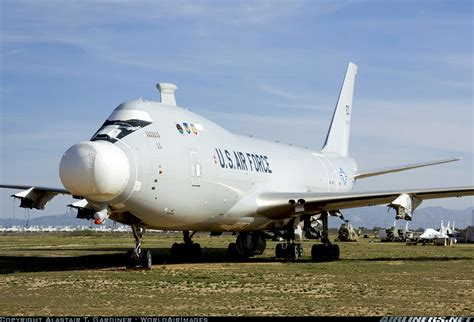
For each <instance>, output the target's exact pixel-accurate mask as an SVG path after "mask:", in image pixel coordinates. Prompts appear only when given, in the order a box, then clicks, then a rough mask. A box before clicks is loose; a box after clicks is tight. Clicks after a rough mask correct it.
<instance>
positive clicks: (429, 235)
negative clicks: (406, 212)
mask: <svg viewBox="0 0 474 322" xmlns="http://www.w3.org/2000/svg"><path fill="white" fill-rule="evenodd" d="M455 233H456V230H455V229H454V221H453V224H452V225H451V223H450V222H449V221H448V224H447V225H446V226H444V224H443V221H442V220H441V226H440V229H439V230H434V229H433V228H427V229H425V231H424V232H423V233H422V234H421V235H420V237H419V239H420V240H421V241H425V242H426V241H431V240H433V239H436V238H449V237H453V235H454V234H455Z"/></svg>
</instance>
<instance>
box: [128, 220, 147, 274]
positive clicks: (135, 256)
mask: <svg viewBox="0 0 474 322" xmlns="http://www.w3.org/2000/svg"><path fill="white" fill-rule="evenodd" d="M144 231H145V229H144V228H143V227H141V226H139V225H132V232H133V237H134V238H135V248H134V249H131V250H129V251H128V252H127V268H134V267H136V266H138V265H140V266H141V267H143V268H145V269H151V264H152V256H151V251H150V250H149V249H147V250H144V249H142V248H141V246H142V237H143V232H144Z"/></svg>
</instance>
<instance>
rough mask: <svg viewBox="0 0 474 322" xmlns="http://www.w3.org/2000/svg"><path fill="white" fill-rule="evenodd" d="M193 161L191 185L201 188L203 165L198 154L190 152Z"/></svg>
mask: <svg viewBox="0 0 474 322" xmlns="http://www.w3.org/2000/svg"><path fill="white" fill-rule="evenodd" d="M189 156H190V159H191V185H192V186H193V187H200V186H201V163H200V162H199V158H198V154H197V152H195V151H191V152H189Z"/></svg>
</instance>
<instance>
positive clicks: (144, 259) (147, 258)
mask: <svg viewBox="0 0 474 322" xmlns="http://www.w3.org/2000/svg"><path fill="white" fill-rule="evenodd" d="M140 264H141V265H142V267H143V268H144V269H151V264H152V256H151V250H149V249H147V250H143V251H142V253H141V257H140Z"/></svg>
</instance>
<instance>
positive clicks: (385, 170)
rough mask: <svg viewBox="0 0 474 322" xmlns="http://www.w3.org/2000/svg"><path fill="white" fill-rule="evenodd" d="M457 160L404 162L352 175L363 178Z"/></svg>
mask: <svg viewBox="0 0 474 322" xmlns="http://www.w3.org/2000/svg"><path fill="white" fill-rule="evenodd" d="M459 160H461V159H459V158H457V159H446V160H438V161H431V162H421V163H412V164H405V165H399V166H396V167H389V168H379V169H373V170H367V171H363V172H359V173H356V174H355V175H354V178H355V179H364V178H368V177H374V176H379V175H382V174H387V173H392V172H399V171H406V170H411V169H416V168H422V167H428V166H431V165H436V164H442V163H448V162H453V161H459Z"/></svg>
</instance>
